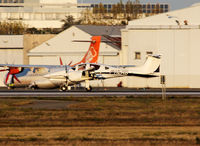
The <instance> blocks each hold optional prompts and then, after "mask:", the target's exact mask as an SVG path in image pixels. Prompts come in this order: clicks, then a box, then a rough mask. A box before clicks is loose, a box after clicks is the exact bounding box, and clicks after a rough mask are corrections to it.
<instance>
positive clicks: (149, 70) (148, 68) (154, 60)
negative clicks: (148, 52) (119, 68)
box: [132, 56, 161, 75]
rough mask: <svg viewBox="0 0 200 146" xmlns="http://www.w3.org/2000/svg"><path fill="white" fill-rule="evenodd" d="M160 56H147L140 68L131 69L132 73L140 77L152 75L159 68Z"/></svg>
mask: <svg viewBox="0 0 200 146" xmlns="http://www.w3.org/2000/svg"><path fill="white" fill-rule="evenodd" d="M160 61H161V56H148V58H147V60H146V62H145V63H144V65H142V66H138V67H134V68H132V73H134V74H141V75H150V74H153V73H154V72H155V71H156V70H157V69H158V68H159V66H160Z"/></svg>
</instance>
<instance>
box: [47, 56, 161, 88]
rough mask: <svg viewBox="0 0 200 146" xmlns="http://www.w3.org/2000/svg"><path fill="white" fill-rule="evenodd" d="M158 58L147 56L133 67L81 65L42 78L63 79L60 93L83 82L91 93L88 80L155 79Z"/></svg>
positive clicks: (95, 64) (158, 64)
mask: <svg viewBox="0 0 200 146" xmlns="http://www.w3.org/2000/svg"><path fill="white" fill-rule="evenodd" d="M160 60H161V57H160V56H148V57H147V60H146V62H145V63H144V64H143V65H141V66H133V65H119V66H112V65H105V64H97V63H82V64H77V65H76V66H73V67H70V68H67V70H62V71H59V72H54V73H50V74H47V75H45V76H44V77H45V78H47V79H49V80H51V79H58V78H60V79H63V84H61V86H60V89H61V90H62V91H66V90H69V89H70V88H69V87H70V86H71V85H75V84H79V83H81V82H85V88H86V90H87V91H91V90H92V87H91V86H90V84H89V81H90V80H104V79H108V78H116V77H124V76H138V77H156V76H158V73H157V71H158V70H159V67H160Z"/></svg>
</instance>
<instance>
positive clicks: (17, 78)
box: [13, 75, 21, 83]
mask: <svg viewBox="0 0 200 146" xmlns="http://www.w3.org/2000/svg"><path fill="white" fill-rule="evenodd" d="M13 77H14V79H15V80H17V82H19V83H21V82H20V80H19V79H18V78H17V77H16V75H13Z"/></svg>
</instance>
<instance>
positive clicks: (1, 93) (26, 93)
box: [0, 90, 200, 97]
mask: <svg viewBox="0 0 200 146" xmlns="http://www.w3.org/2000/svg"><path fill="white" fill-rule="evenodd" d="M163 94H165V95H166V96H170V97H171V96H178V97H179V96H180V97H200V91H167V92H165V93H162V91H159V90H157V91H141V90H139V91H137V90H134V91H130V90H128V91H92V92H86V91H83V90H81V91H80V90H78V91H67V92H61V91H58V90H34V91H32V90H0V97H97V96H98V97H99V96H102V97H109V96H116V97H123V96H134V97H149V96H150V97H153V96H155V97H161V96H162V95H163Z"/></svg>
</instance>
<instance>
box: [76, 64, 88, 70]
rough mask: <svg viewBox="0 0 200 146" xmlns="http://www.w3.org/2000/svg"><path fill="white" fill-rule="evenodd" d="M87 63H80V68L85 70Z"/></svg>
mask: <svg viewBox="0 0 200 146" xmlns="http://www.w3.org/2000/svg"><path fill="white" fill-rule="evenodd" d="M85 66H86V64H80V65H78V70H85Z"/></svg>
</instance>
